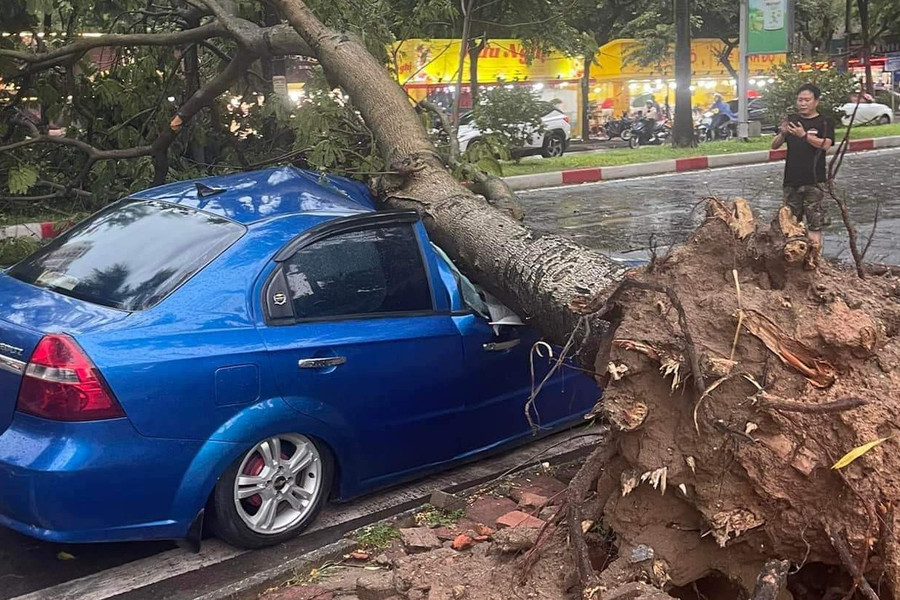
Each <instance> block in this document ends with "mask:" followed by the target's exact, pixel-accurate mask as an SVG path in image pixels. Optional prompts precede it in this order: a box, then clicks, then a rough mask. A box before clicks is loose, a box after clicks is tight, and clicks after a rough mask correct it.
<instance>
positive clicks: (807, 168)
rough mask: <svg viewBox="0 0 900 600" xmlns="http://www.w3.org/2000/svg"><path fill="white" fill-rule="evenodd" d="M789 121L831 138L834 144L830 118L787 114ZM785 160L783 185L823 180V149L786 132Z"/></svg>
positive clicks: (813, 182)
mask: <svg viewBox="0 0 900 600" xmlns="http://www.w3.org/2000/svg"><path fill="white" fill-rule="evenodd" d="M788 122H789V123H800V124H801V125H803V129H805V130H806V131H813V132H814V133H813V135H815V136H816V137H820V138H826V139H829V140H831V143H832V144H834V123H833V122H832V121H831V119H829V118H826V117H823V116H822V115H816V116H815V117H812V118H809V119H807V118H804V117H801V116H800V115H798V114H793V115H789V116H788ZM786 137H787V160H786V161H785V162H784V185H790V186H794V187H796V186H801V185H815V184H817V183H823V182H824V181H825V177H826V174H825V151H824V150H820V149H819V148H815V147H814V146H812V145H811V144H810V143H809V142H807V141H806V140H805V139H804V138H799V137H797V136H796V135H794V134H791V133H788V134H786Z"/></svg>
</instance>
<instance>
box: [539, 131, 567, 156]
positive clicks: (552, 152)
mask: <svg viewBox="0 0 900 600" xmlns="http://www.w3.org/2000/svg"><path fill="white" fill-rule="evenodd" d="M565 152H566V136H565V135H564V134H563V133H561V132H559V131H554V132H552V133H551V134H550V135H548V136H547V137H546V138H545V139H544V147H543V148H542V149H541V156H543V157H544V158H557V157H559V156H562V155H563V154H565Z"/></svg>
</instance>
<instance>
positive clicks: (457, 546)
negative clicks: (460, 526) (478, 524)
mask: <svg viewBox="0 0 900 600" xmlns="http://www.w3.org/2000/svg"><path fill="white" fill-rule="evenodd" d="M474 543H475V542H473V541H472V538H470V537H469V536H467V535H466V534H464V533H463V534H460V535H458V536H457V537H456V539H455V540H453V545H452V546H451V548H453V549H454V550H466V549H468V548H471V547H472V545H473V544H474Z"/></svg>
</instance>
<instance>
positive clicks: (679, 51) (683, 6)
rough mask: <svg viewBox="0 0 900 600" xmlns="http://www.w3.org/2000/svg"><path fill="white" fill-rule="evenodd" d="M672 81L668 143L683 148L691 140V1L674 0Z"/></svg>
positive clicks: (691, 142)
mask: <svg viewBox="0 0 900 600" xmlns="http://www.w3.org/2000/svg"><path fill="white" fill-rule="evenodd" d="M675 82H676V87H675V126H674V127H673V129H672V144H673V145H674V146H675V147H676V148H687V147H690V146H693V145H694V143H695V142H694V119H693V114H692V112H691V0H675Z"/></svg>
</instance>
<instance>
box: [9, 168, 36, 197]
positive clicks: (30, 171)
mask: <svg viewBox="0 0 900 600" xmlns="http://www.w3.org/2000/svg"><path fill="white" fill-rule="evenodd" d="M37 180H38V171H37V169H35V168H34V167H30V166H27V165H26V166H17V167H11V168H10V169H9V175H8V177H7V182H6V185H7V187H8V188H9V191H10V193H11V194H13V195H16V196H23V195H25V194H27V193H28V190H30V189H31V188H32V187H34V184H35V183H37Z"/></svg>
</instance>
